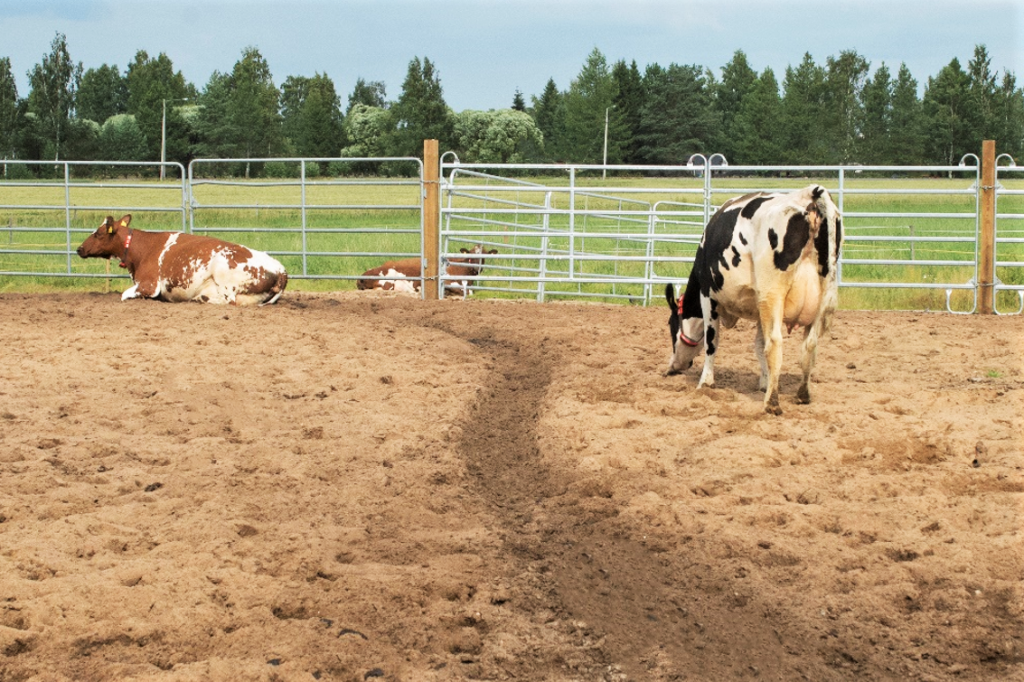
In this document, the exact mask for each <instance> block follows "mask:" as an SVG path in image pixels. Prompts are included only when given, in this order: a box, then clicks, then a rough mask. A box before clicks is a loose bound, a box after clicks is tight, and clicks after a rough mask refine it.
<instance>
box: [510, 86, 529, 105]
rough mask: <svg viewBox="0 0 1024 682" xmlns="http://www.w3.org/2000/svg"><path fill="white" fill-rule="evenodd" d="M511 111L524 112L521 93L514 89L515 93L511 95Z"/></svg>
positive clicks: (524, 103)
mask: <svg viewBox="0 0 1024 682" xmlns="http://www.w3.org/2000/svg"><path fill="white" fill-rule="evenodd" d="M512 110H513V111H526V100H525V99H523V93H522V91H520V90H519V88H516V93H515V94H514V95H512Z"/></svg>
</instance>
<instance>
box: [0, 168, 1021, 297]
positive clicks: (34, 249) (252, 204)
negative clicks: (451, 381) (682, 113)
mask: <svg viewBox="0 0 1024 682" xmlns="http://www.w3.org/2000/svg"><path fill="white" fill-rule="evenodd" d="M815 181H818V182H821V183H822V184H824V185H825V186H826V187H828V188H829V189H830V190H832V192H833V195H834V197H835V198H836V200H837V201H839V196H838V193H837V189H838V180H837V179H836V178H835V177H831V178H829V177H825V178H819V179H816V180H815ZM972 181H973V177H972V178H970V179H946V178H943V179H938V178H923V177H921V178H901V179H885V178H859V177H856V178H852V179H851V178H850V177H846V178H844V182H843V188H844V194H843V196H842V206H841V208H842V210H843V212H844V227H845V235H846V237H847V241H846V243H845V245H844V254H843V255H844V264H843V268H842V277H843V283H844V285H847V286H844V287H843V288H842V289H841V291H840V301H841V305H842V307H844V308H856V309H865V308H866V309H922V310H923V309H931V310H939V309H944V308H945V289H946V288H948V287H949V286H962V285H965V284H966V283H968V282H969V281H970V280H971V279H972V278H974V277H975V275H976V273H975V265H974V262H975V253H976V246H975V243H974V237H975V232H976V220H975V217H974V216H975V210H976V197H975V194H974V193H973V192H964V191H965V190H969V189H970V187H971V183H972ZM809 182H811V180H809V179H807V178H795V179H779V178H763V177H746V178H717V177H716V178H715V179H714V183H713V187H712V196H711V198H712V203H713V204H714V205H719V204H721V203H722V202H724V201H725V200H726V199H728V198H729V197H730V196H735V195H736V194H739V193H742V192H745V191H750V190H756V189H788V188H796V187H801V186H804V185H806V184H808V183H809ZM520 183H530V184H520ZM1001 184H1002V185H1003V186H1004V187H1007V188H1009V189H1017V190H1019V189H1024V180H1020V181H1017V180H1014V181H1007V180H1001ZM455 186H456V188H457V190H458V192H457V193H456V194H452V195H448V194H444V195H443V196H442V207H443V209H444V211H443V214H442V230H444V231H445V234H447V235H448V236H449V239H450V242H449V243H448V250H449V251H450V252H457V251H458V249H459V247H460V246H468V245H469V244H471V243H476V242H483V243H485V244H487V245H488V248H497V249H498V250H499V256H498V257H497V258H493V259H491V260H490V261H489V262H488V266H487V268H486V269H485V271H484V272H485V275H487V276H489V278H488V279H487V280H486V281H482V282H480V284H481V285H482V286H481V287H480V293H479V294H478V295H480V296H528V297H538V296H539V294H540V293H541V287H542V291H543V296H544V297H545V298H547V297H550V296H558V297H572V298H576V297H581V298H583V297H585V298H597V299H603V300H617V301H631V302H642V301H644V300H647V299H648V298H650V300H652V302H653V303H654V304H655V305H657V304H660V301H661V297H662V294H661V293H659V292H660V291H661V289H663V285H661V284H655V285H653V286H645V285H644V284H642V283H630V282H625V281H620V282H616V283H608V282H595V281H589V280H594V279H608V278H614V279H618V280H630V279H649V278H652V277H653V278H656V279H659V280H660V279H667V280H670V281H679V280H681V279H685V277H686V275H687V274H688V272H689V267H690V266H689V264H688V263H686V262H683V261H682V259H688V258H692V256H693V253H694V251H695V249H696V241H697V239H699V236H700V233H701V229H702V226H703V223H704V212H703V208H702V205H701V204H702V201H703V189H704V181H703V179H701V178H695V177H692V176H686V177H683V176H679V177H635V176H633V177H612V176H610V177H608V178H607V179H606V180H603V179H602V178H601V177H600V176H598V175H597V174H595V173H589V174H580V176H578V177H577V178H576V183H575V185H574V186H573V187H572V188H570V187H569V179H568V176H567V174H566V173H560V174H559V173H556V174H551V175H549V176H542V177H531V178H516V179H515V180H499V179H493V178H477V177H458V178H457V179H456V183H455ZM922 190H925V191H927V192H928V193H923V194H922V193H915V192H919V191H922ZM183 196H184V195H183V192H182V185H181V184H180V183H178V182H170V181H169V182H164V183H160V182H158V181H124V180H122V181H105V182H84V181H82V182H76V183H74V184H73V185H72V186H71V188H70V189H66V188H65V187H64V185H63V184H47V183H32V184H18V183H10V182H7V183H2V184H0V273H36V274H33V275H13V274H0V292H3V291H35V292H41V291H61V290H75V291H97V290H104V289H105V288H107V287H111V288H113V289H115V290H120V289H122V288H124V287H125V286H127V280H126V279H123V280H119V279H118V278H119V277H123V275H122V273H121V271H119V269H118V268H117V267H116V263H115V264H114V267H113V268H110V267H109V263H106V262H103V261H96V260H89V261H86V260H82V259H79V258H78V257H77V255H75V254H74V249H75V248H77V246H78V244H80V243H81V242H82V240H84V239H85V237H86V236H87V235H88V233H89V232H91V231H93V230H94V229H95V228H96V226H97V225H99V223H100V222H101V221H102V220H103V218H104V217H105V216H106V215H108V214H111V215H114V216H115V217H119V216H120V215H121V214H123V213H132V214H133V226H134V227H137V228H140V229H146V230H179V229H182V226H183V225H184V227H185V229H194V231H195V232H197V233H206V234H212V235H214V236H217V237H220V238H222V239H227V240H229V241H235V242H240V243H244V244H246V245H248V246H252V247H254V248H258V249H261V250H265V251H269V252H271V253H273V254H275V255H276V256H277V257H278V258H279V260H281V261H282V262H283V263H284V264H285V266H286V267H287V268H288V271H289V274H290V275H292V279H291V281H290V283H289V286H290V287H291V288H294V289H298V290H342V289H351V288H354V286H355V283H354V281H353V280H352V279H345V278H346V277H354V276H356V275H359V274H360V273H361V272H363V271H364V270H366V269H368V268H370V267H372V266H374V265H377V264H379V263H380V262H381V260H382V259H383V255H384V254H387V255H388V256H389V257H390V256H395V257H397V256H408V255H413V254H416V253H418V252H419V249H420V234H419V231H420V211H419V209H418V205H419V196H420V187H419V185H418V184H417V183H416V182H410V181H408V180H404V181H403V180H381V179H373V178H366V179H358V180H346V181H325V180H319V179H318V180H314V181H311V182H307V184H306V185H305V186H304V187H303V186H300V185H298V184H295V183H286V182H280V181H253V182H239V181H235V182H230V183H225V182H220V181H213V180H204V181H197V182H196V183H195V184H194V186H193V188H192V194H191V206H190V207H189V210H187V211H186V209H185V208H184V206H186V205H187V204H188V202H187V201H186V199H185V198H183ZM65 198H66V199H67V205H68V207H69V208H65ZM303 205H304V206H305V209H304V210H303ZM449 206H451V207H452V209H454V210H453V211H452V212H449V210H448V209H449ZM655 206H657V208H658V209H659V212H658V214H657V215H658V219H657V220H655V221H654V222H653V223H652V220H651V211H652V209H653V208H654V207H655ZM545 207H550V211H549V212H548V215H546V216H545V215H544V214H543V212H542V209H544V208H545ZM572 207H575V211H574V212H572V211H570V208H572ZM998 211H999V213H1000V214H1024V196H1018V195H1005V196H1003V197H1001V199H1000V204H999V207H998ZM950 214H955V217H951V215H950ZM303 226H304V227H303ZM997 229H999V230H1000V231H999V236H1000V237H1010V236H1012V237H1021V236H1024V220H1019V219H1017V220H1014V219H1005V220H1003V221H1001V223H1000V225H999V226H998V228H997ZM909 237H913V238H914V239H916V240H918V241H911V240H910V239H908V238H909ZM541 253H547V254H548V258H547V259H541V258H540V257H539V256H540V254H541ZM303 254H305V255H303ZM570 254H571V257H570ZM889 260H895V261H898V262H899V264H895V265H892V264H883V263H882V262H881V261H889ZM997 260H998V261H1011V262H1021V261H1024V244H1016V243H1001V244H999V246H998V249H997ZM845 261H851V262H845ZM876 261H878V262H877V263H876ZM934 261H948V262H951V263H952V264H944V265H930V264H928V262H934ZM111 270H112V271H113V272H110V271H111ZM108 272H110V274H109V275H108ZM541 274H543V275H544V276H545V277H547V278H549V280H550V281H547V282H545V283H544V284H543V285H541V284H538V283H537V282H535V281H525V280H529V279H530V278H534V279H535V278H537V277H538V276H540V275H541ZM69 275H72V276H69ZM997 276H998V278H999V279H1000V280H1001V281H1002V282H1003V283H1005V284H1012V285H1021V284H1024V267H1000V268H998V270H997ZM108 277H109V280H108ZM516 278H519V279H518V280H517V279H516ZM559 280H564V281H559ZM855 284H861V285H869V286H850V285H855ZM871 285H874V286H871ZM894 285H895V286H894ZM911 287H912V288H911ZM930 287H931V288H930ZM951 303H952V307H953V308H954V309H956V310H969V309H970V308H971V307H972V305H973V294H972V293H971V291H970V290H959V289H958V290H955V291H953V294H952V298H951ZM997 303H998V307H999V309H1001V310H1016V308H1017V307H1018V306H1019V301H1018V298H1017V296H1016V294H1015V293H1014V292H1002V293H1000V294H999V300H998V302H997Z"/></svg>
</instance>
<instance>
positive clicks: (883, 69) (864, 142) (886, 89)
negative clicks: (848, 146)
mask: <svg viewBox="0 0 1024 682" xmlns="http://www.w3.org/2000/svg"><path fill="white" fill-rule="evenodd" d="M892 87H893V86H892V79H891V78H890V76H889V67H887V66H886V65H885V64H884V63H883V64H882V65H881V66H879V67H878V68H877V69H876V70H875V73H874V75H873V76H872V77H871V79H870V80H868V81H867V82H866V83H865V84H864V89H863V90H862V91H861V101H862V108H863V112H864V115H863V121H862V124H861V126H860V133H861V138H860V139H859V140H858V141H857V147H858V152H857V157H858V159H859V160H860V161H861V162H862V163H866V164H876V165H886V164H890V163H895V159H893V158H892V157H891V156H890V150H891V149H892V143H891V140H890V132H889V131H890V127H891V124H892V123H891V122H892Z"/></svg>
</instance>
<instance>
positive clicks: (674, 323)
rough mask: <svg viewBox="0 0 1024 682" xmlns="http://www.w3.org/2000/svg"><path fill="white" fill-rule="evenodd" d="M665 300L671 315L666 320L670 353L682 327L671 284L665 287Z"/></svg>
mask: <svg viewBox="0 0 1024 682" xmlns="http://www.w3.org/2000/svg"><path fill="white" fill-rule="evenodd" d="M665 300H667V301H668V309H669V310H670V311H671V314H670V315H669V318H668V333H669V336H671V337H672V352H673V353H674V352H675V350H676V339H678V338H679V327H680V326H681V325H682V323H683V321H682V318H680V317H679V302H678V301H677V300H676V289H675V287H673V286H672V284H671V283H669V284H666V285H665Z"/></svg>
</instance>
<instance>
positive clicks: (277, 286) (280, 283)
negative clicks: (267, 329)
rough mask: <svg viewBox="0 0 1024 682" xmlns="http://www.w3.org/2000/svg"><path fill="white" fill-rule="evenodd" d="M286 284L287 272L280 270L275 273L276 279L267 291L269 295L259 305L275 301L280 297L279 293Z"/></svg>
mask: <svg viewBox="0 0 1024 682" xmlns="http://www.w3.org/2000/svg"><path fill="white" fill-rule="evenodd" d="M287 286H288V273H287V272H285V271H284V270H282V271H281V272H280V274H278V275H277V281H275V282H274V286H272V287H270V291H268V292H267V293H268V294H270V297H269V298H267V300H265V301H264V302H263V303H261V304H260V305H273V304H275V303H277V302H278V301H279V300H280V299H281V294H283V293H284V289H285V287H287Z"/></svg>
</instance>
